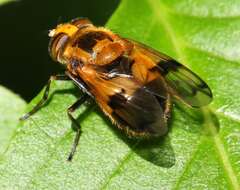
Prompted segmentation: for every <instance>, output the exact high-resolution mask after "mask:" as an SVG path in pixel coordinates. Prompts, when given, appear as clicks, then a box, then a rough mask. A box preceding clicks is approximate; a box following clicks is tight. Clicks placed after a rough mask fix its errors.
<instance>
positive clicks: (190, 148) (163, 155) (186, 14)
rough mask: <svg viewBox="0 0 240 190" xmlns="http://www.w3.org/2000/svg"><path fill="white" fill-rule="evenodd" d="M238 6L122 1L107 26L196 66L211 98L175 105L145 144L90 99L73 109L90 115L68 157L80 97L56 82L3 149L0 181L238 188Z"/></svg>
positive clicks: (202, 0) (228, 1) (229, 1)
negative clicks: (194, 105) (164, 129)
mask: <svg viewBox="0 0 240 190" xmlns="http://www.w3.org/2000/svg"><path fill="white" fill-rule="evenodd" d="M239 11H240V2H239V1H235V0H222V1H221V2H220V1H217V0H212V1H208V0H199V1H189V0H181V1H179V0H171V1H170V0H169V1H160V0H141V1H136V0H135V1H134V0H131V1H130V0H128V1H127V0H123V1H122V2H121V3H120V6H119V8H118V9H117V11H116V12H115V13H114V15H113V16H112V18H111V19H110V21H109V22H108V24H107V26H108V27H109V28H110V29H112V30H113V31H116V32H118V33H120V34H122V35H123V36H124V37H129V38H133V39H135V40H138V41H141V42H143V43H146V44H148V45H150V46H152V47H154V48H156V49H158V50H159V51H162V52H164V53H166V54H168V55H170V56H172V57H173V58H175V59H177V60H179V61H180V62H182V63H183V64H185V65H187V66H188V67H190V68H191V69H192V70H193V71H195V72H196V73H198V74H199V75H200V76H201V77H202V78H203V79H204V80H205V81H206V82H207V83H208V84H209V85H210V87H211V89H212V91H213V94H214V101H213V102H212V104H211V105H210V106H209V107H208V108H204V109H201V110H196V109H195V110H194V109H190V108H188V107H185V106H184V105H182V104H180V103H179V104H176V105H175V106H174V111H173V117H172V120H171V123H170V126H169V127H170V132H169V133H168V135H167V136H166V137H164V138H160V139H156V140H152V141H148V142H142V143H141V142H140V143H138V142H136V141H134V140H129V139H128V138H127V137H126V136H125V135H123V134H122V133H120V132H119V131H118V130H117V129H116V127H114V126H112V125H111V124H110V122H109V121H108V119H106V117H105V116H104V115H103V114H102V113H101V111H99V109H97V108H96V107H92V106H89V105H88V104H86V105H85V106H83V107H82V108H81V109H80V110H79V111H78V113H76V115H81V113H84V115H81V117H79V121H80V120H81V125H82V131H83V133H82V135H81V139H80V143H79V146H78V149H77V153H76V155H75V157H74V159H73V161H72V162H71V163H69V162H67V161H66V158H67V155H68V153H69V151H70V148H71V144H72V141H73V138H74V132H73V130H72V129H71V126H72V124H71V122H70V121H69V119H68V117H67V114H66V109H67V107H68V106H69V105H71V104H72V103H74V101H75V100H76V99H77V97H78V96H81V94H77V90H76V89H75V88H74V87H73V85H72V84H71V83H68V82H54V83H53V85H52V88H51V93H50V97H51V98H50V99H49V101H48V102H47V104H46V105H45V106H44V107H43V108H42V109H41V110H39V111H38V112H37V113H36V114H35V115H33V116H32V117H31V118H30V119H29V120H27V121H25V122H23V123H22V126H21V128H20V130H18V132H17V134H16V135H15V138H14V139H12V141H11V144H10V146H9V148H8V151H7V152H6V153H5V154H4V157H3V159H2V160H1V164H0V173H1V176H0V184H1V187H2V188H3V189H236V190H237V189H240V162H239V158H240V146H239V145H240V108H239V107H240V96H239V94H240V88H239V73H240V65H239V64H240V63H239V61H240V43H239V42H240V32H239V30H240V17H239ZM73 92H74V93H73ZM41 96H42V94H40V95H38V96H37V97H36V98H35V99H34V100H33V102H32V103H31V104H30V105H29V107H28V110H29V109H31V108H32V107H33V106H34V105H35V104H36V102H38V101H39V100H40V98H41Z"/></svg>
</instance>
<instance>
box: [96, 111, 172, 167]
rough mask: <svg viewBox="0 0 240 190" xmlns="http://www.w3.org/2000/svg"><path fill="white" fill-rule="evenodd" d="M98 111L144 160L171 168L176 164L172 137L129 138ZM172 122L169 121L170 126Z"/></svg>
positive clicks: (116, 133) (111, 127)
mask: <svg viewBox="0 0 240 190" xmlns="http://www.w3.org/2000/svg"><path fill="white" fill-rule="evenodd" d="M96 112H97V114H98V115H99V116H101V117H102V118H106V119H105V120H104V121H105V123H106V125H107V126H109V128H110V130H112V131H113V132H114V134H115V135H117V136H118V137H119V138H120V139H121V140H122V141H124V142H125V143H126V144H127V145H128V146H129V147H130V148H131V149H132V151H134V152H135V153H136V154H138V155H139V156H140V157H141V158H143V159H144V160H146V161H148V162H151V163H152V164H154V165H156V166H159V167H164V168H170V167H172V166H174V164H175V161H176V159H175V154H174V151H173V148H172V146H171V141H170V138H169V137H168V136H167V135H166V136H162V137H157V138H148V139H139V138H138V139H137V138H131V137H130V138H129V137H128V136H127V135H126V134H125V133H124V132H123V131H121V130H119V129H118V128H116V127H115V126H113V124H112V123H111V121H110V120H109V119H107V117H106V116H105V115H104V114H103V113H102V112H101V110H100V109H99V108H98V107H97V108H96ZM170 125H171V122H170V123H169V126H170Z"/></svg>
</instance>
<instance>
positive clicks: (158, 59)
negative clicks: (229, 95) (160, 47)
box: [126, 39, 212, 107]
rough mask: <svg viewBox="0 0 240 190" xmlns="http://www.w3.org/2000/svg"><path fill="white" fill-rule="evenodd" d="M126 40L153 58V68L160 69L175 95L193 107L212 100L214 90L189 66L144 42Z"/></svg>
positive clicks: (137, 49)
mask: <svg viewBox="0 0 240 190" xmlns="http://www.w3.org/2000/svg"><path fill="white" fill-rule="evenodd" d="M126 40H127V41H129V42H132V43H133V44H134V48H135V50H136V51H140V52H141V53H142V54H144V55H145V56H147V57H149V58H151V59H152V61H153V62H154V63H155V67H154V68H152V69H151V70H152V71H153V70H155V71H156V70H157V71H159V73H160V74H161V75H162V76H163V77H164V78H165V80H166V82H167V84H168V85H169V87H170V88H169V91H170V92H171V94H172V95H173V96H175V97H176V98H179V99H181V100H183V101H184V102H185V103H187V104H188V105H190V106H192V107H201V106H204V105H207V104H209V103H210V102H211V100H212V92H211V90H210V88H209V87H208V85H207V84H206V83H205V82H204V81H203V80H202V79H201V78H200V77H199V76H197V75H196V74H195V73H193V72H192V71H191V70H189V69H188V68H187V67H185V66H184V65H182V64H180V63H178V62H177V61H175V60H174V59H172V58H170V57H168V56H167V55H165V54H162V53H160V52H158V51H156V50H154V49H152V48H150V47H148V46H146V45H144V44H141V43H139V42H136V41H133V40H129V39H126Z"/></svg>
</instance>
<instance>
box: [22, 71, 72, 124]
mask: <svg viewBox="0 0 240 190" xmlns="http://www.w3.org/2000/svg"><path fill="white" fill-rule="evenodd" d="M53 80H70V78H69V77H68V76H66V75H64V74H63V75H53V76H51V77H50V78H49V80H48V82H47V86H46V88H45V91H44V93H43V97H42V98H41V100H40V101H39V102H38V103H37V105H35V106H34V107H33V109H32V110H31V111H29V112H28V113H26V114H25V115H23V116H22V117H21V118H20V120H26V119H28V118H29V117H30V116H31V115H33V114H34V113H35V112H37V111H38V110H39V109H40V108H41V106H42V105H43V104H44V103H45V102H46V100H47V99H48V94H49V89H50V85H51V82H52V81H53Z"/></svg>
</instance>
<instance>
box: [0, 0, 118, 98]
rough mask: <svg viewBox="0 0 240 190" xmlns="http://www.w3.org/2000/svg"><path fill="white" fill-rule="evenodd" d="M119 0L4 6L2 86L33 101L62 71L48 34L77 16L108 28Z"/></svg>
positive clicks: (0, 11) (31, 0)
mask: <svg viewBox="0 0 240 190" xmlns="http://www.w3.org/2000/svg"><path fill="white" fill-rule="evenodd" d="M118 3H119V0H67V1H64V0H21V1H15V2H11V3H7V4H4V5H2V6H0V20H1V22H0V25H1V26H0V43H1V45H0V65H1V68H0V84H1V85H4V86H6V87H7V88H9V89H11V90H13V91H14V92H16V93H18V94H20V95H21V96H22V97H23V98H24V99H25V100H27V101H29V100H31V99H32V98H33V97H34V96H35V95H36V94H37V93H38V92H39V91H40V90H41V89H42V88H43V86H44V85H45V84H46V82H47V80H48V78H49V76H50V75H52V74H57V73H59V72H60V71H62V68H61V67H60V65H58V64H57V63H55V62H53V61H52V60H51V58H50V57H49V55H48V41H49V38H48V31H49V29H52V28H54V27H55V26H56V25H57V24H59V23H62V22H67V21H69V20H71V19H73V18H76V17H88V18H89V19H90V20H91V21H92V22H93V23H94V24H96V25H104V24H105V23H106V22H107V20H108V19H109V17H110V16H111V15H112V13H113V12H114V10H115V9H116V8H117V6H118Z"/></svg>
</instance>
